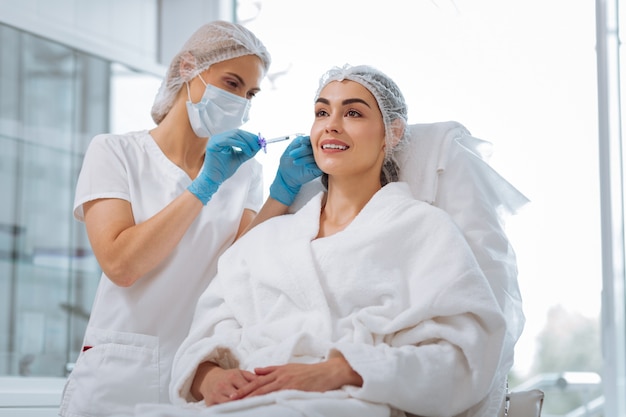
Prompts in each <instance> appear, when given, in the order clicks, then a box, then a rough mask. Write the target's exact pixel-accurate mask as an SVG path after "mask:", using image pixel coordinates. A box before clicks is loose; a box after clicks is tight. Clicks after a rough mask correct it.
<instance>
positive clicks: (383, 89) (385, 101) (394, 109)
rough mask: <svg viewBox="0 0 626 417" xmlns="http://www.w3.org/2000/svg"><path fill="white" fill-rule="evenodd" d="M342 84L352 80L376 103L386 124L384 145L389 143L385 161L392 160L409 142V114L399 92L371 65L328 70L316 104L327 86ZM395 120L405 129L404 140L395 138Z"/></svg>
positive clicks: (318, 91)
mask: <svg viewBox="0 0 626 417" xmlns="http://www.w3.org/2000/svg"><path fill="white" fill-rule="evenodd" d="M342 80H350V81H354V82H357V83H359V84H361V85H362V86H363V87H365V88H367V89H368V90H369V92H370V93H372V95H373V96H374V98H375V99H376V102H377V103H378V108H379V109H380V112H381V113H382V115H383V123H384V124H385V141H386V143H387V146H386V147H385V149H386V155H385V156H386V158H385V159H387V160H389V159H391V157H392V155H393V151H394V150H397V149H399V148H400V146H401V145H403V144H404V143H405V142H406V141H407V138H408V129H407V128H406V126H407V120H408V116H407V113H408V110H407V106H406V102H405V101H404V96H403V95H402V92H401V91H400V88H398V86H397V85H396V83H395V82H394V81H393V80H392V79H391V78H389V77H388V76H387V75H386V74H384V73H383V72H381V71H379V70H377V69H376V68H373V67H371V66H368V65H357V66H351V65H348V64H346V65H344V66H343V67H341V68H340V67H334V68H332V69H330V70H328V71H327V72H326V73H325V74H324V75H323V76H322V78H320V82H319V87H318V89H317V93H316V94H315V100H317V99H318V97H319V95H320V92H321V91H322V89H323V88H324V87H326V85H328V83H330V82H332V81H342ZM394 120H398V121H399V123H400V127H401V128H402V136H401V137H399V138H398V137H396V135H395V134H394V130H393V129H392V123H393V121H394ZM396 123H398V122H396Z"/></svg>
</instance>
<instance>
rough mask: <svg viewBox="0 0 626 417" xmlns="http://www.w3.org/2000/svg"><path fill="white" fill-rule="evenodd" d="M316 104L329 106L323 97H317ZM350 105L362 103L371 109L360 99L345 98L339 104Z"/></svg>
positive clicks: (328, 102)
mask: <svg viewBox="0 0 626 417" xmlns="http://www.w3.org/2000/svg"><path fill="white" fill-rule="evenodd" d="M315 102H316V103H323V104H327V105H329V104H330V101H328V100H326V99H325V98H323V97H319V98H318V99H317V100H316V101H315ZM352 103H363V104H365V105H366V106H367V107H369V108H372V107H371V106H370V105H369V104H367V102H366V101H365V100H363V99H360V98H347V99H345V100H344V101H342V102H341V104H342V105H344V106H345V105H347V104H352Z"/></svg>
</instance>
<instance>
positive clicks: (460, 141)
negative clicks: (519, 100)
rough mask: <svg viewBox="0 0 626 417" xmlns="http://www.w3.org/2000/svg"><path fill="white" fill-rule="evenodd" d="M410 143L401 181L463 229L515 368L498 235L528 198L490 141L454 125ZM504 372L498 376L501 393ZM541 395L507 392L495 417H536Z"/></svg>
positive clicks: (511, 297) (506, 246)
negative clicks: (494, 156) (497, 166)
mask: <svg viewBox="0 0 626 417" xmlns="http://www.w3.org/2000/svg"><path fill="white" fill-rule="evenodd" d="M408 129H409V141H408V143H407V144H406V145H404V146H403V147H402V148H401V149H398V152H397V154H396V162H398V166H399V170H400V180H401V181H404V182H407V183H408V184H409V187H410V188H411V192H412V193H413V195H414V196H415V198H416V199H418V200H422V201H425V202H427V203H429V204H432V205H434V206H436V207H439V208H441V209H443V210H444V211H446V212H448V213H449V214H450V216H451V217H452V219H453V220H454V221H455V222H456V223H457V225H458V226H459V227H460V229H461V230H462V231H463V234H464V235H465V238H466V239H467V241H468V243H469V245H470V247H471V248H472V251H473V252H474V255H475V256H476V258H477V260H478V263H479V264H480V267H481V268H482V270H483V272H484V274H485V276H486V277H487V280H488V281H489V283H490V285H491V287H492V289H493V292H494V294H495V296H496V298H497V300H498V303H499V304H500V306H501V307H502V310H503V312H504V314H505V317H506V320H507V335H506V340H505V352H511V354H510V355H505V356H503V357H502V358H501V363H500V365H501V366H500V368H501V369H505V370H508V369H510V368H511V366H512V365H513V354H512V352H513V346H514V345H515V343H516V342H517V340H518V338H519V336H520V335H521V333H522V329H523V327H524V322H525V318H524V314H523V312H522V299H521V294H520V291H519V286H518V282H517V261H516V257H515V252H514V251H513V248H512V247H511V245H510V243H509V239H508V237H507V235H506V233H505V231H504V227H505V221H506V219H507V218H508V217H509V216H510V215H513V214H516V213H517V211H518V210H519V209H520V208H521V207H522V206H524V205H525V204H527V203H528V199H527V198H526V197H525V196H524V195H523V194H522V193H520V192H519V191H518V190H517V189H516V188H515V187H513V185H511V184H510V183H509V182H508V181H506V180H505V179H504V178H503V177H502V176H500V175H499V174H498V173H497V172H496V171H495V170H494V169H493V168H492V167H491V166H490V165H489V163H488V159H489V157H490V156H491V143H489V142H486V141H484V140H481V139H477V138H475V137H473V136H472V135H471V134H470V132H469V131H468V130H467V129H466V128H465V127H464V126H463V125H461V124H460V123H457V122H454V121H449V122H436V123H426V124H413V125H409V126H408ZM322 189H323V186H322V184H321V181H319V179H317V180H314V181H311V182H310V183H308V184H305V185H304V186H303V187H302V190H301V191H300V193H299V194H298V196H297V198H296V200H295V201H294V204H293V205H292V207H291V208H290V211H291V212H295V211H296V210H297V209H299V208H300V207H302V206H303V205H304V203H306V201H308V200H309V199H310V198H311V197H312V196H313V195H315V194H317V193H318V192H319V191H321V190H322ZM506 377H507V375H506V373H505V374H502V375H498V378H499V379H500V380H502V381H503V383H502V388H496V389H502V393H503V394H504V391H506V388H505V387H506V384H505V383H504V382H505V381H506ZM542 403H543V392H541V391H539V390H531V391H524V392H507V395H506V401H505V402H504V404H503V405H502V407H501V410H500V415H499V417H500V416H508V417H537V416H539V415H540V413H541V406H542Z"/></svg>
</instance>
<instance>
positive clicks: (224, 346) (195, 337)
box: [170, 275, 241, 404]
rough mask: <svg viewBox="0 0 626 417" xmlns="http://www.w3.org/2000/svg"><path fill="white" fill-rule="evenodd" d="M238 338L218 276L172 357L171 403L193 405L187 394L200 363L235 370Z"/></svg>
mask: <svg viewBox="0 0 626 417" xmlns="http://www.w3.org/2000/svg"><path fill="white" fill-rule="evenodd" d="M209 335H211V336H212V337H210V338H209V337H208V336H209ZM240 336H241V326H240V325H239V323H238V322H237V320H236V319H235V317H234V314H233V312H232V311H231V309H230V307H229V305H228V304H226V303H225V302H224V300H223V295H222V280H221V278H220V276H219V275H218V276H216V277H215V279H214V280H213V281H212V282H211V284H210V285H209V287H208V288H207V290H205V291H204V293H203V294H202V296H201V297H200V299H199V300H198V304H197V305H196V310H195V314H194V319H193V321H192V325H191V328H190V330H189V334H188V336H187V338H186V339H185V340H184V341H183V343H182V344H181V346H180V347H179V349H178V351H177V353H176V356H175V357H174V364H173V367H172V381H171V383H170V398H171V400H172V403H173V404H182V403H186V402H194V401H196V400H195V399H194V398H193V397H192V396H191V393H190V390H191V384H192V382H193V379H194V376H195V374H196V370H197V368H198V366H199V365H200V364H201V363H203V362H215V363H217V364H218V365H220V366H221V367H222V368H225V369H229V368H237V367H238V363H239V360H240V358H239V357H238V355H237V352H236V346H237V344H238V342H239V339H240Z"/></svg>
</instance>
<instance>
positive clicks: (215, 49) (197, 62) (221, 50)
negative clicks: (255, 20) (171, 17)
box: [152, 21, 271, 124]
mask: <svg viewBox="0 0 626 417" xmlns="http://www.w3.org/2000/svg"><path fill="white" fill-rule="evenodd" d="M244 55H256V56H258V57H259V58H260V59H261V61H262V62H263V68H264V69H265V72H266V73H267V70H268V68H269V66H270V63H271V57H270V54H269V52H268V51H267V49H266V48H265V46H264V45H263V43H261V41H260V40H259V39H258V38H257V37H256V36H255V35H254V34H253V33H252V32H251V31H250V30H248V29H246V28H245V27H243V26H242V25H240V24H237V23H230V22H225V21H215V22H211V23H207V24H205V25H203V26H202V27H200V28H199V29H198V30H196V32H194V34H193V35H191V37H190V38H189V39H188V40H187V42H185V44H184V45H183V47H182V48H181V50H180V51H179V52H178V54H176V56H175V57H174V58H173V59H172V62H171V63H170V67H169V69H168V70H167V74H166V76H165V79H164V80H163V82H162V83H161V87H160V88H159V91H158V93H157V95H156V98H155V100H154V104H153V105H152V119H153V120H154V121H155V123H156V124H159V123H161V121H162V120H163V118H164V117H165V115H166V114H167V113H168V112H169V111H170V109H171V108H172V106H173V105H174V100H175V99H176V95H177V94H178V91H179V90H180V88H181V87H182V85H183V84H184V83H185V82H188V81H191V80H192V79H193V78H194V77H195V76H196V75H198V74H200V73H201V72H202V71H205V70H206V69H207V68H209V67H210V66H211V65H213V64H215V63H217V62H222V61H226V60H228V59H233V58H238V57H240V56H244ZM183 62H187V63H189V64H192V67H193V68H194V70H193V71H190V72H188V73H186V74H181V72H180V68H181V63H183Z"/></svg>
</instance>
